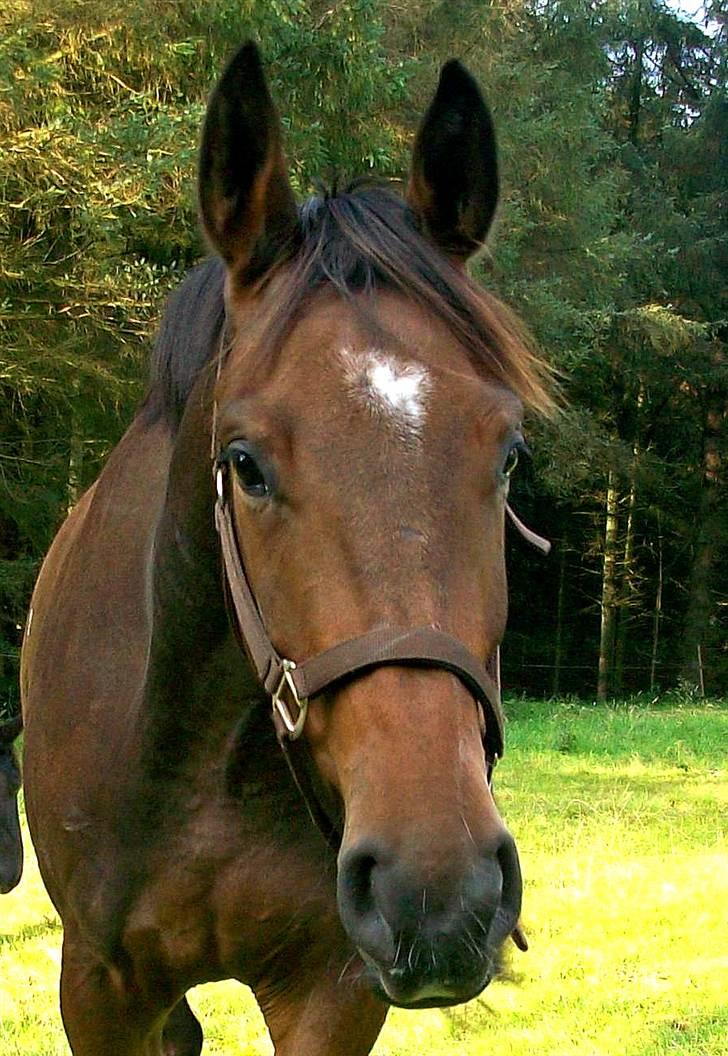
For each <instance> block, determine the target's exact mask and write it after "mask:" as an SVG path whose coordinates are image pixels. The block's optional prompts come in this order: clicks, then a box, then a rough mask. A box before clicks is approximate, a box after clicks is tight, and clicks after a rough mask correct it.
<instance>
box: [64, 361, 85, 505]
mask: <svg viewBox="0 0 728 1056" xmlns="http://www.w3.org/2000/svg"><path fill="white" fill-rule="evenodd" d="M79 391H80V384H79V382H75V383H74V396H75V397H76V399H74V400H72V401H71V409H70V413H69V422H68V429H69V436H68V477H67V478H66V511H67V512H70V511H71V510H72V509H73V507H74V506H75V505H76V503H77V502H78V500H79V497H80V494H81V471H82V467H83V436H82V435H81V431H80V422H79V417H78V414H77V411H76V402H77V399H78V394H79Z"/></svg>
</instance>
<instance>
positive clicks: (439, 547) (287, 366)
mask: <svg viewBox="0 0 728 1056" xmlns="http://www.w3.org/2000/svg"><path fill="white" fill-rule="evenodd" d="M383 301H384V302H385V303H381V302H380V303H379V304H378V307H379V309H380V310H379V312H378V315H379V320H380V322H381V325H382V330H383V331H384V332H387V333H389V334H390V335H391V344H389V343H387V344H385V343H384V342H382V343H381V344H379V345H376V346H375V345H373V344H372V341H371V338H370V337H368V336H367V334H366V333H365V332H362V331H361V328H359V327H357V324H356V321H355V319H354V318H353V316H352V313H351V311H347V310H346V309H343V310H342V306H341V305H340V304H337V303H336V301H334V300H333V299H332V298H330V297H326V296H324V297H322V298H321V301H320V304H319V305H318V306H317V307H316V308H315V309H314V310H313V311H311V312H310V313H309V314H308V315H307V316H306V317H305V319H304V320H302V321H301V323H300V324H299V325H298V326H297V328H296V330H295V332H294V334H293V335H292V336H291V338H290V339H289V341H288V342H287V344H286V347H285V350H284V351H283V353H282V354H281V356H280V363H281V367H280V369H279V370H277V371H275V372H274V374H273V375H272V376H271V377H270V378H269V379H268V381H267V383H266V384H264V385H263V386H261V388H260V389H259V390H257V391H255V392H252V393H251V392H250V391H249V390H248V388H247V386H246V383H245V370H244V361H245V350H244V349H241V350H240V353H239V359H240V361H239V362H236V360H237V359H238V356H236V355H235V354H233V356H232V358H231V361H230V363H229V364H228V368H227V369H226V372H225V378H224V387H222V388H221V396H222V399H221V402H220V406H219V410H220V418H219V424H220V435H221V440H222V442H223V445H225V446H227V445H229V444H233V445H235V444H236V443H238V442H239V441H241V440H243V441H244V443H245V448H246V451H247V452H248V457H247V458H246V461H245V467H244V470H243V474H242V475H241V478H239V479H238V480H237V482H236V485H235V486H234V490H233V505H234V516H235V521H236V526H237V530H238V535H239V538H240V540H241V544H242V547H243V550H244V556H245V564H246V570H247V573H248V575H249V578H250V581H251V584H252V585H253V589H254V592H255V595H256V598H257V600H258V604H259V606H260V608H261V611H262V612H263V614H264V617H265V621H266V625H267V628H268V632H269V634H270V636H271V638H272V640H273V641H274V642H275V643H276V646H277V648H278V650H279V652H280V653H281V654H282V655H285V656H288V657H291V658H293V659H295V660H298V661H302V660H305V659H306V658H307V657H310V656H314V655H316V654H318V653H320V652H322V651H323V650H324V649H326V648H328V647H329V646H332V645H334V644H336V643H337V642H340V641H342V640H345V639H348V638H351V637H354V636H356V635H359V634H362V633H364V632H365V631H367V630H369V629H371V628H373V627H379V626H381V627H393V628H404V629H411V628H414V627H417V626H421V625H423V624H427V625H432V626H436V627H439V628H441V629H442V630H445V631H447V632H448V633H450V634H452V635H453V636H454V637H456V638H459V639H460V640H461V641H462V642H464V643H465V644H466V645H467V646H468V647H469V648H470V650H471V651H472V652H473V653H474V654H475V655H477V656H481V657H485V656H488V655H490V654H491V653H492V651H493V650H494V648H495V646H496V644H497V643H498V641H499V640H500V637H501V635H502V633H503V628H504V624H505V617H506V586H505V573H504V564H503V502H504V491H505V482H506V477H505V473H504V469H505V467H506V465H507V462H508V458H509V452H510V451H511V449H512V448H513V446H514V444H516V443H517V442H518V437H519V433H518V427H519V419H520V405H519V403H518V401H517V400H515V399H514V398H513V397H512V396H511V395H510V394H508V393H507V392H505V391H504V390H502V389H497V388H495V387H493V386H489V385H486V384H485V383H484V382H483V381H482V380H481V379H480V378H478V377H477V375H476V374H475V372H474V371H473V369H472V367H470V366H469V364H468V362H467V358H466V357H465V356H464V355H463V353H462V350H461V349H460V348H459V347H458V346H457V344H456V343H454V342H453V340H452V338H451V337H449V335H448V334H447V333H446V332H445V329H444V328H443V327H438V326H437V325H434V324H433V322H432V320H431V319H427V318H426V317H423V316H422V314H421V313H419V312H418V311H417V310H415V309H412V308H411V307H409V306H408V305H407V304H406V303H404V302H402V301H401V300H399V299H398V298H395V297H392V298H383ZM236 379H237V380H238V385H236ZM236 390H237V391H236ZM253 462H255V464H256V469H253V466H252V463H253ZM259 478H260V480H263V481H265V488H261V486H260V482H259ZM251 485H252V486H251ZM256 492H259V493H256ZM304 736H305V737H306V738H307V741H308V745H309V747H310V751H311V754H312V756H313V759H314V761H315V764H316V768H317V771H318V774H319V775H320V779H321V780H322V782H323V783H324V784H325V786H326V789H325V791H324V794H326V792H327V791H328V792H330V793H333V794H334V795H335V796H336V797H338V798H339V799H340V800H341V802H342V803H343V808H344V816H345V833H344V841H343V845H342V848H341V854H340V869H339V904H340V910H341V915H342V918H343V920H344V923H345V925H346V927H347V928H348V930H349V933H350V935H351V937H352V939H353V940H354V941H355V943H356V945H357V946H358V947H359V949H360V950H361V951H362V952H363V953H364V954H365V956H366V958H367V960H368V961H369V963H370V964H371V965H373V966H374V967H375V968H376V972H377V973H378V977H379V981H380V984H381V986H382V988H383V989H384V990H385V992H386V994H387V996H388V997H389V998H390V999H392V1000H394V1001H397V1002H401V1003H408V1004H414V1003H420V1004H421V1003H430V1002H434V1003H438V1004H442V1003H443V1002H448V1001H457V1000H463V999H466V998H468V997H471V996H473V995H474V994H475V993H477V992H479V991H480V990H481V989H482V987H483V986H484V985H485V983H486V982H487V980H488V977H489V974H490V972H491V970H492V956H493V953H494V950H495V949H496V948H497V946H499V945H500V943H501V942H502V940H503V939H504V938H505V937H506V936H507V934H508V933H509V931H511V930H512V928H513V926H514V924H515V922H516V919H517V916H518V912H519V906H520V880H519V875H518V865H517V859H516V856H515V852H514V849H513V844H512V841H511V838H510V836H509V835H508V834H507V833H506V831H505V829H504V827H503V824H502V822H501V820H500V818H499V815H498V812H497V810H496V807H495V805H494V803H493V798H492V796H491V793H490V790H489V788H488V785H487V782H486V776H485V760H484V754H483V744H482V714H481V712H480V709H479V707H478V705H477V704H476V702H475V700H474V699H473V697H472V696H471V695H470V693H469V692H468V690H467V689H466V688H465V686H464V685H463V684H462V683H461V682H460V681H459V680H458V679H457V678H456V677H455V676H454V675H451V674H447V673H445V672H438V671H435V670H433V669H428V668H418V669H415V668H411V667H410V668H403V667H383V668H379V669H378V670H375V671H372V672H371V673H368V674H367V675H366V676H364V677H360V678H357V679H354V680H352V681H351V682H349V683H348V684H346V685H344V686H343V687H342V688H341V689H340V690H339V691H338V692H336V693H332V694H329V695H327V696H325V697H319V698H316V699H315V700H314V701H312V702H311V704H310V707H309V713H308V718H307V724H306V728H305V732H304Z"/></svg>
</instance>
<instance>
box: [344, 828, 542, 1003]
mask: <svg viewBox="0 0 728 1056" xmlns="http://www.w3.org/2000/svg"><path fill="white" fill-rule="evenodd" d="M473 850H475V848H473ZM338 902H339V913H340V915H341V919H342V921H343V923H344V927H345V928H346V930H347V932H348V934H349V937H350V938H351V940H352V941H353V942H354V944H355V945H356V947H357V949H358V950H359V952H360V954H361V956H362V958H363V960H364V962H365V964H366V965H367V968H368V970H369V974H370V978H371V981H372V984H373V985H374V988H375V990H376V991H377V992H378V993H379V994H380V996H381V997H383V998H385V999H386V1000H387V1001H388V1002H390V1003H391V1004H394V1005H400V1006H402V1007H406V1008H424V1007H432V1006H440V1007H441V1006H446V1005H454V1004H459V1003H461V1002H463V1001H469V1000H470V999H471V998H473V997H476V996H477V995H478V994H479V993H480V992H481V991H482V990H483V989H484V988H485V987H486V986H487V985H488V983H489V982H490V981H491V979H492V978H493V975H494V974H495V971H496V968H497V963H498V953H499V950H500V947H501V946H502V944H503V942H504V941H505V939H506V938H507V937H508V936H509V935H510V934H511V932H512V931H513V929H514V928H515V926H516V923H517V921H518V917H519V914H520V909H521V873H520V866H519V862H518V854H517V851H516V847H515V843H514V841H513V838H512V837H511V836H510V834H509V833H508V832H507V831H506V830H505V829H502V830H501V831H500V832H499V834H498V839H497V842H496V846H495V847H493V848H492V849H491V850H490V853H487V854H486V853H481V854H480V855H476V856H474V857H473V858H472V859H471V860H470V861H469V862H467V863H462V865H461V868H460V869H459V870H458V871H456V872H455V874H454V875H453V874H452V873H450V874H448V876H447V879H446V880H444V881H440V882H438V880H437V878H436V877H435V876H433V875H430V876H428V875H426V870H424V869H422V868H420V869H418V868H417V866H416V863H415V865H414V867H413V865H412V864H411V863H407V864H405V863H402V862H399V861H397V860H396V859H395V858H393V857H392V856H390V855H389V854H388V853H387V851H386V849H384V848H382V847H377V846H376V845H375V844H373V843H371V842H368V843H363V842H362V843H358V844H355V845H353V846H350V847H345V848H344V849H343V850H342V853H341V856H340V859H339V879H338Z"/></svg>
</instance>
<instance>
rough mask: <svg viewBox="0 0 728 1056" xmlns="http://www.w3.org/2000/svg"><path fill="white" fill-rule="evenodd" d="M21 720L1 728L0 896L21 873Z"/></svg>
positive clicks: (9, 888)
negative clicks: (16, 748)
mask: <svg viewBox="0 0 728 1056" xmlns="http://www.w3.org/2000/svg"><path fill="white" fill-rule="evenodd" d="M22 728H23V726H22V721H21V720H20V719H11V720H10V721H9V722H5V723H3V724H1V725H0V894H3V895H4V894H7V892H8V891H12V889H13V888H14V887H16V886H17V884H18V883H19V881H20V877H21V875H22V872H23V842H22V837H21V835H20V820H19V818H18V792H19V790H20V767H19V766H18V763H17V760H16V758H15V755H14V754H13V747H12V745H13V741H14V740H15V739H16V737H18V736H19V734H20V732H21V730H22Z"/></svg>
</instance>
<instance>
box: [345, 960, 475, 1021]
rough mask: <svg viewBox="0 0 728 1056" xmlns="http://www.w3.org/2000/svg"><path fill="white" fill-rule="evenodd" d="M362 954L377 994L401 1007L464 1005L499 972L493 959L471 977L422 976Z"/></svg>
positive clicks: (370, 981) (370, 983) (373, 988)
mask: <svg viewBox="0 0 728 1056" xmlns="http://www.w3.org/2000/svg"><path fill="white" fill-rule="evenodd" d="M362 957H363V960H364V963H365V964H366V968H367V976H368V980H369V985H370V986H371V988H372V990H373V991H374V993H375V994H376V995H377V997H379V998H381V1000H383V1001H386V1002H387V1004H389V1005H394V1006H396V1007H397V1008H406V1009H412V1010H414V1009H418V1008H451V1007H452V1006H453V1005H461V1004H464V1003H465V1002H466V1001H472V1000H473V998H475V997H477V996H478V995H479V994H480V993H482V991H483V990H485V988H486V986H488V984H489V983H490V982H491V980H492V978H493V976H494V975H495V965H494V964H493V962H489V963H488V965H487V966H485V967H484V968H483V970H482V972H481V973H480V974H478V975H476V976H474V977H472V978H470V979H468V980H448V979H444V980H443V979H427V978H423V979H418V978H415V977H413V976H412V975H411V974H410V973H407V972H403V971H401V970H398V969H396V968H394V969H384V968H381V967H379V966H378V965H376V964H374V963H373V961H372V960H371V959H370V958H369V957H367V956H366V955H365V954H362Z"/></svg>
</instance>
